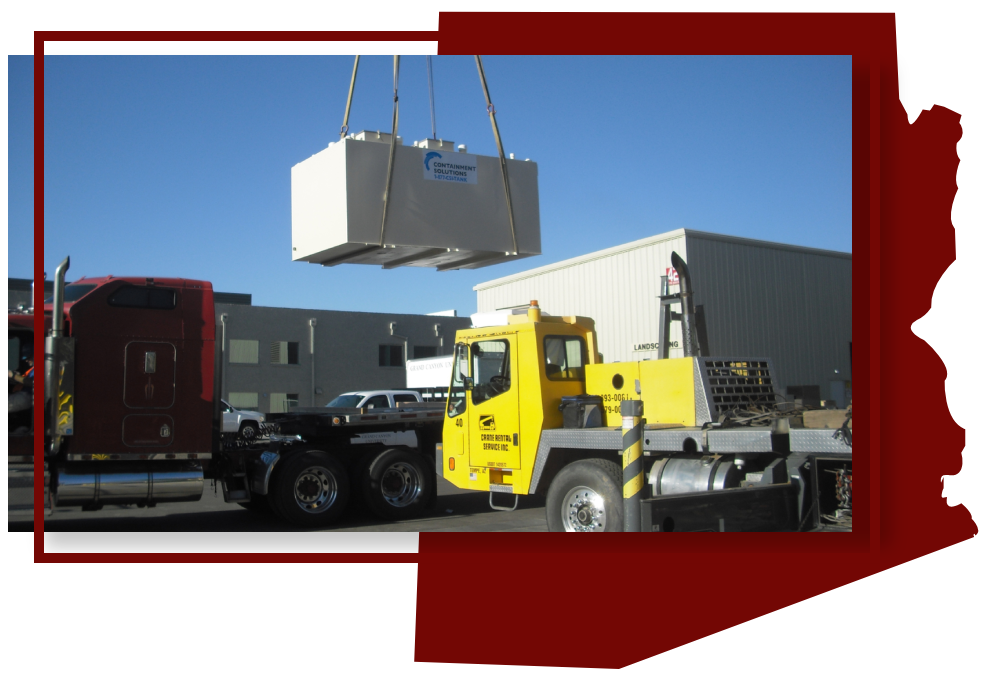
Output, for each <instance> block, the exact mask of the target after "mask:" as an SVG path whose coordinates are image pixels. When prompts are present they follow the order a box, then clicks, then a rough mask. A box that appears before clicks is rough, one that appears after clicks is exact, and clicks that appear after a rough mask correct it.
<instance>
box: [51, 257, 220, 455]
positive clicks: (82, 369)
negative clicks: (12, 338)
mask: <svg viewBox="0 0 986 680" xmlns="http://www.w3.org/2000/svg"><path fill="white" fill-rule="evenodd" d="M64 308H65V338H66V339H68V340H69V341H70V344H72V345H74V347H73V351H72V352H71V353H70V354H69V353H62V355H61V363H62V366H61V368H60V371H59V373H60V375H61V376H62V377H63V378H64V376H65V372H66V370H67V369H69V368H73V369H74V370H73V371H72V373H74V380H72V382H73V383H74V385H73V389H72V390H71V391H68V390H64V389H62V390H61V394H60V395H59V416H58V420H59V426H60V428H61V429H62V430H63V434H64V435H65V436H66V437H70V438H69V439H68V440H67V441H66V451H65V453H66V460H71V461H88V460H94V459H95V460H105V458H102V457H104V456H106V457H108V458H109V459H110V460H127V459H132V460H147V459H155V458H165V459H171V460H174V459H181V458H184V459H187V458H189V457H191V458H193V459H208V458H209V457H210V452H211V451H212V450H213V448H214V447H213V438H214V436H216V434H217V433H215V432H214V431H213V430H214V427H213V423H214V417H213V413H214V410H215V401H214V394H213V378H214V374H215V342H216V322H215V313H214V309H213V301H212V284H210V283H208V282H206V281H192V280H188V279H170V278H169V279H152V278H133V277H121V278H116V277H112V276H107V277H104V278H98V279H81V280H79V281H76V282H74V283H72V284H69V285H67V286H66V287H65V305H64ZM51 309H52V305H51V303H47V304H46V305H45V312H46V314H50V313H51ZM73 359H74V361H73ZM94 457H96V458H94Z"/></svg>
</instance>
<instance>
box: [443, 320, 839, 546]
mask: <svg viewBox="0 0 986 680" xmlns="http://www.w3.org/2000/svg"><path fill="white" fill-rule="evenodd" d="M473 324H474V326H473V328H470V329H467V330H460V331H458V332H457V333H456V345H455V352H454V361H453V367H452V378H451V385H450V388H449V399H448V402H447V406H446V411H445V419H444V423H443V427H442V439H443V441H442V443H441V444H439V445H438V447H437V449H436V461H435V462H436V468H437V472H438V474H439V475H441V476H442V477H444V478H445V479H446V480H448V481H449V482H451V483H452V484H454V485H455V486H456V487H459V488H461V489H472V490H477V491H488V492H490V505H491V506H492V507H494V508H495V509H498V510H512V509H514V508H516V507H517V498H516V497H517V496H521V495H528V494H538V495H544V496H546V500H545V510H546V516H547V522H548V528H549V530H551V531H623V530H628V531H777V530H781V531H796V530H803V529H805V528H813V527H818V526H819V525H820V524H822V523H823V522H822V517H823V516H824V515H825V513H826V512H828V513H829V514H831V513H836V511H840V512H841V511H842V510H843V509H844V508H845V507H847V505H846V503H847V500H846V493H845V492H844V488H845V484H844V483H843V481H841V480H851V464H852V463H851V461H852V446H851V440H850V439H840V438H839V437H838V436H837V435H838V432H836V431H835V430H834V429H830V430H805V429H803V428H799V427H797V425H792V423H791V418H789V417H788V416H789V415H790V414H789V413H788V412H785V411H784V410H783V409H779V408H778V403H777V399H776V395H775V389H776V387H775V383H774V377H773V371H772V368H771V363H770V360H769V359H766V358H749V357H704V356H686V357H680V358H665V359H658V360H653V361H640V362H621V363H610V364H604V363H602V358H601V356H600V355H599V352H598V345H597V340H596V331H595V324H594V322H593V321H592V319H588V318H585V317H577V316H548V315H542V313H541V310H540V308H539V307H538V305H537V302H536V301H534V302H532V303H531V306H530V308H529V309H525V310H512V311H507V312H492V313H486V314H477V315H474V316H473ZM628 401H632V402H634V404H636V405H635V406H633V408H630V409H626V412H622V413H621V410H622V409H621V405H623V404H624V402H628ZM626 405H627V406H631V404H626ZM630 411H633V412H634V413H635V416H634V417H636V418H637V420H635V421H633V427H634V428H637V427H638V426H639V430H635V431H636V432H638V435H636V436H637V437H638V440H639V453H637V454H634V457H633V458H631V457H630V454H629V453H628V451H625V449H626V442H627V441H628V440H627V439H625V436H626V435H627V432H628V430H626V429H625V428H627V427H628V424H627V414H628V412H630ZM637 411H639V413H638V412H637ZM751 413H752V414H753V416H752V417H751V416H749V414H751ZM641 416H642V417H641ZM631 420H633V418H631ZM638 458H639V460H638ZM621 463H622V464H621ZM631 468H632V469H634V470H635V472H634V475H635V477H633V478H632V479H631V476H630V475H629V472H628V471H629V470H631ZM829 472H831V473H833V474H828V473H829ZM823 473H825V474H823ZM833 481H835V483H834V484H833V483H832V482H833ZM850 483H851V482H850ZM840 484H841V485H842V486H841V487H840V486H839V485H840ZM840 488H841V489H843V491H840ZM850 488H851V487H850ZM494 494H513V495H514V496H515V498H514V503H513V507H510V506H509V505H508V504H505V503H501V502H497V503H495V502H494ZM840 494H841V495H840ZM634 504H637V505H634ZM848 507H851V506H848ZM638 510H639V511H638ZM625 519H626V522H628V523H629V526H625V525H624V520H625ZM638 521H639V526H638V525H637V522H638Z"/></svg>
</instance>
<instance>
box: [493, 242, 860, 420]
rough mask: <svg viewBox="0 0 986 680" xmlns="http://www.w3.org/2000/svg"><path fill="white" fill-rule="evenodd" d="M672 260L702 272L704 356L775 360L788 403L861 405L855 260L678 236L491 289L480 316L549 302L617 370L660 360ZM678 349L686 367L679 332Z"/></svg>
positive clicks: (674, 346) (673, 338)
mask: <svg viewBox="0 0 986 680" xmlns="http://www.w3.org/2000/svg"><path fill="white" fill-rule="evenodd" d="M672 251H676V252H677V253H678V254H679V255H680V256H681V257H682V258H683V259H684V260H685V262H686V263H687V264H688V268H689V270H690V272H691V278H692V287H693V288H694V291H695V304H696V307H697V312H698V314H699V316H700V317H704V325H705V331H706V332H705V333H704V334H701V336H704V337H701V339H702V340H704V341H705V342H704V343H703V347H702V354H703V356H719V357H725V356H748V357H769V358H770V359H771V360H772V363H773V369H774V373H775V380H776V381H777V382H778V383H779V384H780V385H781V386H782V390H783V393H786V394H792V395H794V396H800V397H803V398H806V399H813V398H819V399H823V400H828V399H832V400H835V401H836V403H837V404H838V405H839V406H840V407H841V406H844V404H845V403H846V402H847V401H848V400H849V399H850V398H851V394H852V382H851V381H852V254H851V253H841V252H835V251H828V250H819V249H815V248H803V247H799V246H791V245H785V244H782V243H772V242H768V241H758V240H754V239H746V238H737V237H733V236H723V235H720V234H711V233H707V232H701V231H693V230H691V229H678V230H675V231H671V232H667V233H665V234H659V235H657V236H652V237H650V238H645V239H641V240H639V241H634V242H632V243H627V244H624V245H620V246H616V247H613V248H608V249H606V250H600V251H598V252H595V253H589V254H588V255H583V256H581V257H576V258H573V259H570V260H565V261H563V262H558V263H555V264H550V265H546V266H544V267H538V268H537V269H531V270H528V271H526V272H520V273H518V274H513V275H511V276H506V277H503V278H500V279H496V280H494V281H488V282H486V283H481V284H479V285H477V286H475V287H474V290H475V291H476V292H477V304H478V308H477V311H479V312H490V311H495V310H502V309H513V308H518V307H526V306H527V305H528V304H529V302H530V301H531V300H538V302H539V304H540V307H541V309H542V310H543V312H544V313H546V314H556V315H563V314H577V315H580V316H588V317H591V318H593V319H595V321H596V330H597V332H598V335H599V349H600V351H601V352H602V354H603V357H604V360H605V361H607V362H610V361H642V360H645V359H657V358H659V357H660V356H661V354H660V349H659V348H658V336H659V324H658V317H659V311H660V306H661V305H660V301H659V296H660V293H661V288H660V287H661V277H662V276H666V275H669V276H670V277H671V278H670V279H669V281H671V282H672V283H673V281H674V274H675V273H674V271H673V270H671V252H672ZM678 289H679V286H678V285H671V286H670V292H671V293H675V292H677V291H678ZM673 309H674V310H675V311H678V310H679V309H680V307H679V306H674V307H673ZM669 344H670V356H672V357H676V356H682V353H683V351H682V349H681V329H680V324H678V323H673V324H672V325H671V335H670V343H669Z"/></svg>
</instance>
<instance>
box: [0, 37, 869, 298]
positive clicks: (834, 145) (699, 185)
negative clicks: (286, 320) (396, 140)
mask: <svg viewBox="0 0 986 680" xmlns="http://www.w3.org/2000/svg"><path fill="white" fill-rule="evenodd" d="M8 59H9V62H8V64H9V81H8V87H9V99H8V101H9V118H8V126H9V128H8V129H9V155H8V164H9V166H8V169H9V174H8V177H9V179H8V183H9V184H8V190H9V200H8V215H9V227H8V246H9V253H10V255H9V256H8V266H9V276H11V277H21V278H31V277H32V275H33V273H32V271H31V265H30V262H31V260H30V258H27V257H23V258H22V257H18V256H17V254H18V253H24V252H30V251H31V249H32V248H33V243H32V241H31V238H32V229H31V224H32V222H33V193H32V192H33V144H32V139H33V124H32V120H33V118H32V117H33V101H32V92H33V84H32V83H33V65H32V58H31V57H13V56H12V57H8ZM433 65H434V80H435V106H436V117H437V132H438V136H439V137H442V138H445V139H452V140H454V141H455V142H456V143H465V144H468V146H469V151H470V153H477V154H487V155H495V154H496V146H495V143H494V140H493V133H492V130H491V127H490V124H489V119H488V117H487V116H486V114H485V106H486V105H485V101H484V99H483V94H482V90H481V88H480V85H479V79H478V76H477V72H476V66H475V62H474V60H473V59H472V57H465V56H440V57H434V58H433ZM484 68H485V70H486V76H487V80H488V83H489V87H490V91H491V95H492V99H493V102H494V103H495V105H496V108H497V122H498V124H499V126H500V132H501V135H502V138H503V141H504V147H505V151H506V152H508V153H510V152H514V153H516V155H517V157H519V158H531V159H532V160H535V161H537V163H538V169H539V189H540V202H541V244H542V253H543V254H542V255H541V256H539V257H533V258H527V259H524V260H520V261H517V262H513V263H506V264H501V265H496V266H492V267H486V268H483V269H478V270H466V271H455V272H436V271H435V270H433V269H420V268H407V267H405V268H400V269H396V270H388V271H384V270H382V269H380V268H379V267H373V266H368V265H341V266H338V267H333V268H326V267H320V266H316V265H310V264H305V263H300V262H298V263H295V262H292V261H291V204H290V192H291V184H290V170H291V167H292V166H293V165H294V164H296V163H298V162H300V161H302V160H304V159H306V158H308V157H309V156H311V155H312V154H314V153H317V152H318V151H320V150H321V149H323V148H325V146H326V145H327V144H328V142H330V141H334V140H335V139H337V138H338V131H339V126H340V125H341V123H342V116H343V112H344V109H345V102H346V95H347V92H348V86H349V78H350V75H351V72H352V57H334V56H325V57H305V56H282V57H245V56H230V57H215V56H203V57H195V56H164V57H149V56H143V57H122V56H105V57H99V56H78V57H70V56H54V57H53V56H49V57H46V58H45V93H44V94H45V112H44V115H45V136H44V140H45V198H44V205H45V257H44V263H45V269H46V270H47V271H48V272H49V274H52V273H53V272H54V269H55V266H56V265H57V263H58V262H59V261H60V260H61V259H62V258H63V257H64V256H65V255H66V254H68V255H71V256H72V268H71V271H70V275H69V278H70V279H74V278H78V277H80V276H82V275H89V276H98V275H105V274H114V275H118V276H119V275H139V276H158V277H163V276H180V277H186V278H197V279H206V280H210V281H212V282H213V285H214V286H215V288H216V290H221V291H227V292H240V293H252V294H253V301H254V304H255V305H265V306H280V307H300V308H315V309H344V310H357V311H372V312H391V313H392V312H411V313H426V312H433V311H438V310H445V309H453V308H454V309H457V310H458V311H459V313H460V315H464V314H469V313H472V312H474V311H475V308H476V294H475V292H474V291H473V290H472V287H473V286H474V285H475V284H477V283H480V282H483V281H488V280H491V279H494V278H498V277H501V276H506V275H508V274H512V273H515V272H518V271H523V270H526V269H529V268H533V267H538V266H541V265H545V264H549V263H552V262H557V261H559V260H563V259H567V258H570V257H575V256H578V255H582V254H584V253H588V252H592V251H595V250H599V249H603V248H608V247H611V246H615V245H619V244H621V243H626V242H628V241H633V240H636V239H640V238H645V237H647V236H652V235H654V234H659V233H662V232H664V231H669V230H672V229H677V228H680V227H684V228H691V229H698V230H702V231H710V232H716V233H722V234H732V235H736V236H744V237H750V238H759V239H765V240H773V241H780V242H784V243H793V244H797V245H804V246H811V247H816V248H826V249H831V250H840V251H851V250H852V218H851V207H852V191H851V180H852V155H851V144H852V127H851V117H852V111H851V108H852V100H851V60H850V57H848V56H845V57H840V56H807V57H667V56H665V57H661V56H654V57H561V56H557V57H525V56H510V57H502V56H488V57H484ZM392 83H393V74H392V59H391V58H390V57H385V56H367V57H363V58H362V59H361V62H360V71H359V77H358V80H357V85H356V93H355V97H354V102H353V109H352V112H351V114H350V129H351V130H352V131H358V130H361V129H364V128H365V129H371V130H378V129H379V130H383V131H389V130H390V125H391V109H392V96H391V90H392ZM399 94H400V104H401V118H400V130H399V134H401V135H402V136H403V138H404V140H405V143H406V144H410V143H411V142H412V141H414V140H419V139H424V138H426V137H429V136H430V134H431V121H430V114H429V107H428V96H427V94H428V90H427V74H426V67H425V58H424V57H423V56H410V57H404V58H402V60H401V76H400V92H399ZM563 312H564V310H559V311H558V313H563Z"/></svg>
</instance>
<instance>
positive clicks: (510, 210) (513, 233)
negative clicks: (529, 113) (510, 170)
mask: <svg viewBox="0 0 986 680" xmlns="http://www.w3.org/2000/svg"><path fill="white" fill-rule="evenodd" d="M476 68H478V69H479V81H480V83H482V85H483V94H484V95H485V96H486V112H487V113H489V114H490V123H492V124H493V138H494V139H496V150H497V151H498V152H499V154H500V170H501V171H502V174H503V193H504V194H505V195H506V197H507V216H508V217H509V218H510V239H511V243H512V244H513V251H512V252H510V253H509V254H510V255H516V254H517V230H516V228H515V227H514V206H513V203H512V202H511V201H510V182H509V181H508V180H507V158H506V156H504V155H503V144H502V143H501V142H500V129H499V128H498V127H497V125H496V109H495V108H493V102H491V101H490V89H489V88H488V87H487V86H486V74H485V73H483V60H482V59H481V58H480V56H479V55H478V54H477V55H476ZM396 99H397V97H396V95H395V97H394V100H395V101H396Z"/></svg>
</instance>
